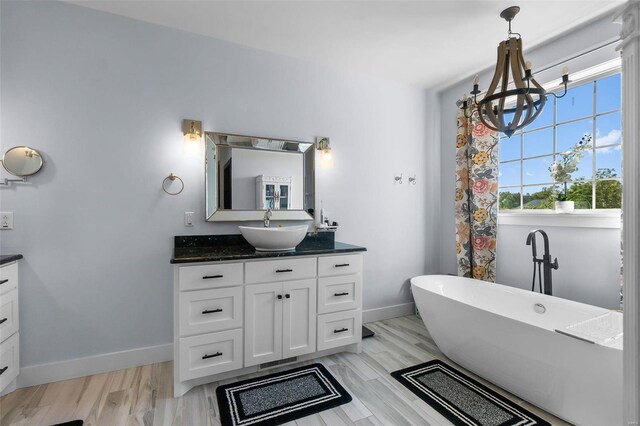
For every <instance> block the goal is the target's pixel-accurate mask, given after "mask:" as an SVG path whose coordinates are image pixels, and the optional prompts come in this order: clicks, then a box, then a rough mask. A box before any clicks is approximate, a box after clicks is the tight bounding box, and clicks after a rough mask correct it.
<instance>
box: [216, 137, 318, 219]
mask: <svg viewBox="0 0 640 426" xmlns="http://www.w3.org/2000/svg"><path fill="white" fill-rule="evenodd" d="M314 159H315V150H314V145H313V144H312V143H309V142H298V141H289V140H282V139H277V140H276V139H269V138H262V137H254V136H241V135H231V134H224V133H213V132H207V133H206V156H205V162H206V163H205V171H206V197H207V199H206V205H207V220H209V221H221V220H234V221H235V220H261V219H262V218H263V215H264V210H267V209H271V210H273V211H274V220H310V219H312V218H313V217H312V214H313V208H314V186H315V181H314V179H315V178H314Z"/></svg>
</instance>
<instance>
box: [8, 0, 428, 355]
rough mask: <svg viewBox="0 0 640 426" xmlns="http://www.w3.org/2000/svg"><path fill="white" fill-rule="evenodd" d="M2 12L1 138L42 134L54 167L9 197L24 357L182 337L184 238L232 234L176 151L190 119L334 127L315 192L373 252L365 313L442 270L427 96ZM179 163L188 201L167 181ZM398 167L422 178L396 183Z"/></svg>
mask: <svg viewBox="0 0 640 426" xmlns="http://www.w3.org/2000/svg"><path fill="white" fill-rule="evenodd" d="M1 8H2V13H1V22H0V25H1V32H0V36H1V39H2V52H1V61H2V73H1V81H0V84H1V88H2V100H1V101H2V103H1V108H2V109H1V111H2V116H1V118H2V123H3V126H2V131H1V135H0V136H1V137H0V140H1V141H2V149H3V150H4V149H7V148H8V147H10V146H13V145H18V144H28V145H32V146H33V147H34V148H37V149H38V150H41V152H42V153H43V155H44V159H45V161H46V164H45V168H44V169H43V171H42V173H40V174H39V175H37V176H35V177H33V178H32V179H31V180H30V183H29V184H28V185H15V186H12V187H11V188H9V189H2V190H1V191H2V192H1V193H0V194H1V197H2V209H3V210H6V211H13V212H14V214H15V229H14V230H12V231H3V232H2V233H1V234H0V236H1V238H2V242H1V250H2V252H3V253H10V252H20V253H23V254H24V255H25V259H24V261H22V265H21V273H22V276H21V281H22V282H21V286H22V287H21V294H20V297H21V307H20V309H21V310H20V321H21V340H22V347H21V354H22V357H21V358H22V364H23V366H30V365H35V364H40V363H47V362H53V361H57V360H65V359H71V358H77V357H84V356H91V355H96V354H102V353H108V352H114V351H120V350H126V349H132V348H138V347H144V346H152V345H158V344H163V343H169V342H171V341H172V293H171V288H172V271H171V266H170V264H169V259H170V257H171V252H172V244H173V242H172V237H173V236H174V235H183V234H213V233H237V228H236V225H237V224H210V223H205V222H204V209H205V205H204V203H205V202H204V173H203V172H204V166H203V159H202V157H201V156H193V157H189V156H187V155H185V154H184V153H183V152H182V149H181V146H182V134H181V131H180V128H181V120H182V119H183V118H193V119H202V120H203V125H204V128H205V129H206V130H216V131H221V132H229V133H239V134H256V135H264V136H273V137H281V138H289V139H296V140H308V141H313V140H314V137H315V136H318V135H323V136H330V137H331V142H332V147H333V152H334V155H335V167H334V168H333V169H330V170H319V171H318V176H317V177H318V179H317V193H318V197H317V200H324V207H325V209H326V211H327V214H328V215H329V217H330V218H331V219H332V220H337V221H338V222H340V225H341V227H340V230H339V231H338V235H337V237H338V239H339V240H341V241H344V242H349V243H353V244H360V245H364V246H366V247H367V248H368V249H369V252H368V253H367V254H366V256H365V271H364V283H365V287H364V306H365V308H377V307H383V306H389V305H394V304H400V303H405V302H409V301H410V295H409V292H408V285H407V279H408V278H410V277H412V276H414V275H419V274H423V273H434V272H437V268H438V254H437V251H436V247H437V243H438V231H437V229H438V203H439V197H440V194H439V186H440V182H439V162H440V152H439V150H440V147H439V143H437V142H436V134H437V133H436V132H437V129H438V126H439V123H438V121H437V119H436V117H437V114H436V102H437V99H436V97H435V96H434V95H433V94H431V93H428V92H425V91H424V90H423V89H420V88H415V87H410V86H406V85H402V84H398V83H394V82H390V81H385V80H380V79H374V78H370V77H367V76H365V75H361V74H355V73H347V72H339V71H335V70H332V69H328V68H322V67H319V66H317V65H313V64H309V63H305V62H301V61H298V60H294V59H291V58H287V57H283V56H278V55H274V54H270V53H266V52H261V51H257V50H253V49H249V48H245V47H241V46H238V45H234V44H230V43H226V42H222V41H217V40H214V39H209V38H205V37H201V36H197V35H193V34H188V33H184V32H180V31H177V30H172V29H168V28H163V27H160V26H155V25H151V24H146V23H142V22H137V21H133V20H129V19H126V18H122V17H118V16H115V15H110V14H106V13H102V12H97V11H93V10H90V9H86V8H82V7H78V6H74V5H69V4H64V3H57V2H4V1H3V2H2V3H1ZM170 172H174V173H176V174H177V175H179V176H180V177H182V178H183V179H184V181H185V190H184V192H183V193H182V194H181V195H180V196H176V197H171V196H168V195H165V194H164V193H163V192H162V190H161V187H160V184H161V182H162V179H163V178H164V177H165V176H167V175H168V174H169V173H170ZM400 172H403V173H404V174H405V176H407V175H408V174H414V173H416V174H417V179H418V180H417V182H418V184H417V185H415V186H409V185H407V184H406V183H405V184H404V185H394V182H393V176H394V174H395V173H400ZM0 177H4V175H2V176H0ZM185 211H194V212H196V226H195V227H193V228H185V227H184V226H183V213H184V212H185Z"/></svg>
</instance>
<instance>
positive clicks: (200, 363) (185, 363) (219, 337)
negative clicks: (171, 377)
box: [180, 329, 242, 381]
mask: <svg viewBox="0 0 640 426" xmlns="http://www.w3.org/2000/svg"><path fill="white" fill-rule="evenodd" d="M238 368H242V329H237V330H228V331H221V332H218V333H210V334H203V335H201V336H193V337H183V338H181V339H180V380H182V381H184V380H191V379H195V378H198V377H205V376H210V375H212V374H218V373H223V372H225V371H231V370H236V369H238Z"/></svg>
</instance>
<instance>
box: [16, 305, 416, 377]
mask: <svg viewBox="0 0 640 426" xmlns="http://www.w3.org/2000/svg"><path fill="white" fill-rule="evenodd" d="M414 313H415V304H414V303H403V304H401V305H393V306H386V307H384V308H377V309H367V310H365V311H363V312H362V321H363V322H364V323H367V322H373V321H381V320H385V319H389V318H397V317H403V316H406V315H412V314H414ZM171 360H173V344H172V343H168V344H166V345H158V346H149V347H146V348H138V349H131V350H128V351H122V352H111V353H108V354H102V355H96V356H89V357H85V358H76V359H69V360H65V361H58V362H51V363H47V364H39V365H32V366H28V367H23V368H21V369H20V374H19V375H18V378H17V383H16V384H17V386H16V387H17V388H24V387H27V386H35V385H42V384H45V383H52V382H58V381H60V380H68V379H75V378H77V377H84V376H90V375H92V374H99V373H107V372H109V371H116V370H122V369H125V368H131V367H137V366H140V365H146V364H155V363H158V362H165V361H171Z"/></svg>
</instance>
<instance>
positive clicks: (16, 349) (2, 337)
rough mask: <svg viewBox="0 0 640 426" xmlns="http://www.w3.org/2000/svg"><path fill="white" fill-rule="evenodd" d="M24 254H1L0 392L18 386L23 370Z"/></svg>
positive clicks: (6, 391)
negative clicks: (20, 292)
mask: <svg viewBox="0 0 640 426" xmlns="http://www.w3.org/2000/svg"><path fill="white" fill-rule="evenodd" d="M20 259H22V255H21V254H16V255H0V395H3V394H5V393H8V392H11V391H13V390H15V388H16V377H18V373H19V372H20V332H19V315H18V260H20Z"/></svg>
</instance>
